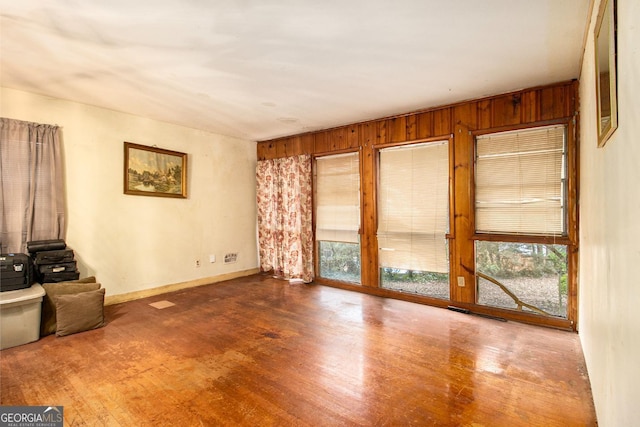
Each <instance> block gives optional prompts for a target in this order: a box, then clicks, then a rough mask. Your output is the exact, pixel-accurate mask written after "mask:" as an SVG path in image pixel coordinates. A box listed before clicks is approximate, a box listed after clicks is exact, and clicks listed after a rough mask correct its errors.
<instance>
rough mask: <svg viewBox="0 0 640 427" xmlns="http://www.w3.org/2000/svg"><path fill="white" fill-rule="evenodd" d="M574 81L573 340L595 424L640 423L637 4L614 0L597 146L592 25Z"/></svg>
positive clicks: (639, 4)
mask: <svg viewBox="0 0 640 427" xmlns="http://www.w3.org/2000/svg"><path fill="white" fill-rule="evenodd" d="M598 3H599V0H597V1H596V4H595V6H594V12H593V16H592V21H591V28H590V32H589V39H588V41H587V48H586V51H585V57H584V60H583V66H582V75H581V79H580V98H581V99H580V102H581V109H580V112H581V122H582V126H581V132H580V191H581V196H580V293H579V304H580V305H579V310H580V321H579V330H580V332H579V333H580V338H581V341H582V345H583V350H584V354H585V359H586V362H587V367H588V370H589V377H590V379H591V386H592V389H593V396H594V401H595V405H596V411H597V414H598V421H599V425H600V426H603V427H608V426H612V427H613V426H616V427H617V426H631V425H638V423H640V279H639V278H640V103H639V102H638V99H640V54H639V52H638V50H639V47H640V27H639V26H638V19H637V18H638V17H639V16H640V2H638V1H631V0H618V7H619V10H618V102H619V128H618V130H617V131H616V132H615V133H614V134H613V136H612V138H611V139H610V140H609V142H608V143H607V144H606V146H605V147H604V148H596V146H597V138H596V105H595V76H594V73H595V71H594V58H593V56H594V48H593V45H594V44H593V27H594V25H595V20H596V19H595V17H596V14H597V11H598Z"/></svg>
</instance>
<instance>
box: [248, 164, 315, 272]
mask: <svg viewBox="0 0 640 427" xmlns="http://www.w3.org/2000/svg"><path fill="white" fill-rule="evenodd" d="M256 178H257V203H258V245H259V252H260V270H261V271H272V272H273V273H274V274H275V275H277V276H281V277H283V278H285V279H290V280H291V279H301V280H303V281H305V282H310V281H312V280H313V231H312V225H311V212H312V199H311V195H312V186H311V156H309V155H300V156H294V157H285V158H280V159H273V160H260V161H259V162H258V166H257V169H256Z"/></svg>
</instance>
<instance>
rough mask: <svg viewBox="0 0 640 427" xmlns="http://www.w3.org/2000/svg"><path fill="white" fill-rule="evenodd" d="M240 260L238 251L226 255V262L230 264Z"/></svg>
mask: <svg viewBox="0 0 640 427" xmlns="http://www.w3.org/2000/svg"><path fill="white" fill-rule="evenodd" d="M237 260H238V254H237V253H228V254H226V255H225V256H224V263H225V264H230V263H232V262H236V261H237Z"/></svg>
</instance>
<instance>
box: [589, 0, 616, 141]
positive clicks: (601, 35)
mask: <svg viewBox="0 0 640 427" xmlns="http://www.w3.org/2000/svg"><path fill="white" fill-rule="evenodd" d="M616 29H617V28H616V0H602V2H601V3H600V10H599V11H598V19H597V21H596V26H595V31H594V33H595V34H594V36H595V65H596V66H595V69H596V101H597V104H598V147H603V146H604V145H605V144H606V142H607V140H608V139H609V137H611V134H613V132H614V131H615V130H616V129H617V128H618V97H617V83H616V50H617V49H616Z"/></svg>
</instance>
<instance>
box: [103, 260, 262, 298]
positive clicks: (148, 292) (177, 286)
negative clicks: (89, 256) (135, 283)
mask: <svg viewBox="0 0 640 427" xmlns="http://www.w3.org/2000/svg"><path fill="white" fill-rule="evenodd" d="M259 272H260V269H259V268H252V269H249V270H242V271H236V272H233V273H227V274H221V275H219V276H211V277H203V278H202V279H196V280H189V281H187V282H180V283H172V284H170V285H164V286H159V287H157V288H151V289H143V290H141V291H135V292H127V293H126V294H118V295H107V296H106V297H105V299H104V305H113V304H120V303H122V302H127V301H133V300H137V299H141V298H147V297H153V296H156V295H162V294H166V293H169V292H175V291H180V290H182V289H189V288H195V287H198V286H203V285H210V284H212V283H217V282H223V281H225V280H231V279H235V278H238V277H245V276H251V275H252V274H257V273H259Z"/></svg>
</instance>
